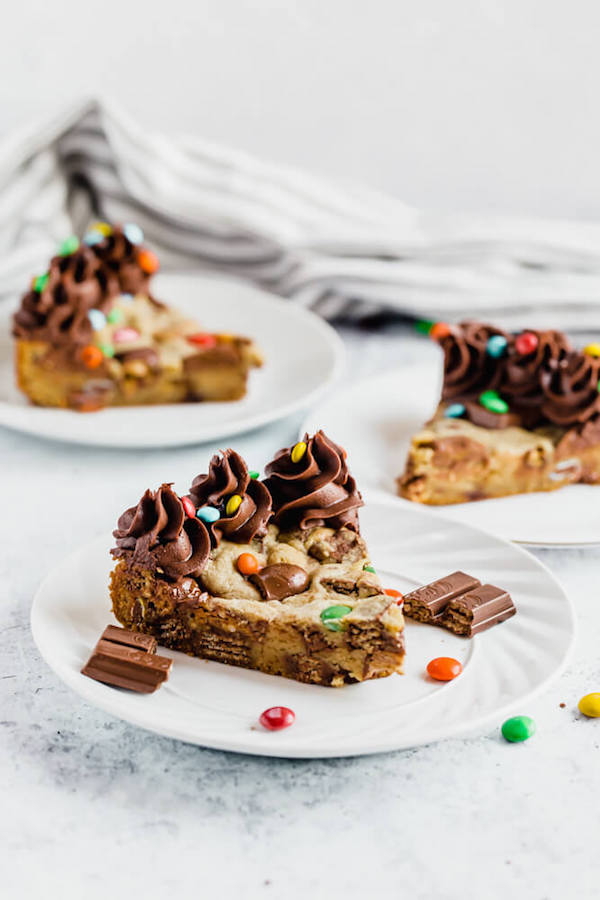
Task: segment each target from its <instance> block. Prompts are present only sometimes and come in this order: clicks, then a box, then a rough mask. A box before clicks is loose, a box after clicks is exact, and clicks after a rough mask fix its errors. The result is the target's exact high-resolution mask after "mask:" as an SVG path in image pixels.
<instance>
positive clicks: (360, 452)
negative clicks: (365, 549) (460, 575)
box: [301, 364, 600, 547]
mask: <svg viewBox="0 0 600 900" xmlns="http://www.w3.org/2000/svg"><path fill="white" fill-rule="evenodd" d="M440 388H441V370H440V369H439V368H436V366H435V365H433V364H428V365H426V366H411V367H410V368H408V367H405V368H402V369H397V370H394V371H391V372H385V373H382V374H381V375H376V376H374V377H372V378H367V379H365V380H363V381H360V382H358V383H357V384H353V385H352V386H351V387H350V388H348V389H346V390H343V391H340V392H336V393H334V394H333V395H331V396H330V397H327V398H326V399H325V401H324V402H323V403H322V404H321V405H320V406H318V407H316V408H314V409H313V411H312V412H310V413H309V415H308V417H307V419H306V421H305V422H304V424H303V426H302V428H301V433H304V431H309V432H311V433H312V432H313V431H315V430H316V429H318V428H323V429H325V431H326V432H327V433H328V434H330V435H331V436H332V437H333V438H334V440H335V441H336V442H337V443H339V444H341V445H342V446H343V447H345V448H346V450H347V451H348V458H349V459H350V460H352V473H353V475H354V476H355V477H356V480H357V481H358V484H359V485H360V486H361V487H363V486H365V487H371V488H376V489H378V490H381V491H384V492H386V493H388V494H393V495H394V496H396V485H395V481H396V478H397V476H398V475H400V474H401V472H402V471H403V469H404V462H405V460H406V454H407V452H408V448H409V444H410V439H411V437H412V435H413V434H414V432H415V431H418V430H419V429H420V428H421V427H422V426H423V424H424V423H425V422H426V420H427V419H428V418H430V417H431V415H432V413H433V411H434V410H435V408H436V406H437V403H438V400H439V396H440ZM397 502H398V503H399V504H402V505H403V506H404V507H407V506H408V507H412V506H414V504H413V503H411V502H410V501H407V500H402V499H400V498H397ZM429 509H431V510H432V512H434V513H437V514H440V515H443V516H444V517H446V518H450V519H454V520H455V521H456V522H465V523H466V524H468V525H474V526H476V527H477V528H484V529H485V530H486V531H491V532H492V533H493V534H496V535H498V536H499V537H502V538H505V539H506V540H511V541H518V542H520V543H524V544H532V545H536V546H544V547H545V546H568V547H572V546H581V545H589V544H597V543H600V488H598V487H595V486H593V485H585V484H576V485H570V486H569V487H566V488H561V489H560V490H557V491H552V492H551V493H546V494H543V493H539V494H519V495H516V496H514V497H501V498H499V499H496V500H480V501H478V502H476V503H457V504H454V505H451V506H440V507H429Z"/></svg>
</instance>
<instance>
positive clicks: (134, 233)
mask: <svg viewBox="0 0 600 900" xmlns="http://www.w3.org/2000/svg"><path fill="white" fill-rule="evenodd" d="M123 234H124V235H125V237H126V238H127V240H128V241H131V243H132V244H141V243H142V242H143V240H144V232H143V231H142V229H141V228H140V226H139V225H135V224H134V223H133V222H129V223H128V224H127V225H123Z"/></svg>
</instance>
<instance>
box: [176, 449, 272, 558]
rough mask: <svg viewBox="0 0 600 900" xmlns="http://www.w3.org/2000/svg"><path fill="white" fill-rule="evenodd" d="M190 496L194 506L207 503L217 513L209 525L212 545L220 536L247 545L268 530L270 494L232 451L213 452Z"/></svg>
mask: <svg viewBox="0 0 600 900" xmlns="http://www.w3.org/2000/svg"><path fill="white" fill-rule="evenodd" d="M189 496H190V499H191V501H192V503H193V504H194V506H196V507H203V506H210V507H213V508H214V509H216V510H217V511H218V512H219V518H218V519H217V520H216V521H215V522H212V523H211V526H210V530H211V533H212V536H213V542H214V543H215V544H218V543H219V541H220V540H221V538H224V539H225V540H228V541H232V542H233V543H235V544H248V543H250V541H251V540H253V539H254V538H255V537H258V538H260V537H262V536H263V535H264V534H265V532H266V530H267V522H268V521H269V518H270V516H271V505H272V502H271V495H270V493H269V491H268V490H267V488H266V487H265V486H264V484H263V483H262V482H260V481H258V480H256V479H254V478H251V477H250V474H249V472H248V466H247V465H246V463H245V462H244V460H243V459H242V457H241V456H240V455H239V453H236V452H235V450H231V449H229V450H225V452H224V453H223V454H222V456H219V455H218V454H215V455H214V456H213V458H212V459H211V461H210V465H209V467H208V473H207V474H206V475H198V476H197V477H196V478H194V481H193V482H192V486H191V488H190V493H189Z"/></svg>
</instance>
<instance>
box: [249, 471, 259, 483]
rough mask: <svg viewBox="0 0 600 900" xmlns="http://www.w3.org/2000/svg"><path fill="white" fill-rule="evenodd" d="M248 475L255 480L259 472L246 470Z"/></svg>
mask: <svg viewBox="0 0 600 900" xmlns="http://www.w3.org/2000/svg"><path fill="white" fill-rule="evenodd" d="M248 475H249V476H250V478H251V479H252V480H253V481H256V479H257V478H258V476H259V475H260V472H254V471H252V472H248Z"/></svg>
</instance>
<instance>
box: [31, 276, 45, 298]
mask: <svg viewBox="0 0 600 900" xmlns="http://www.w3.org/2000/svg"><path fill="white" fill-rule="evenodd" d="M47 284H48V273H47V272H44V274H43V275H38V276H37V277H36V278H34V279H33V289H34V291H37V293H38V294H41V292H42V291H43V290H44V288H45V287H46V285H47Z"/></svg>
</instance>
